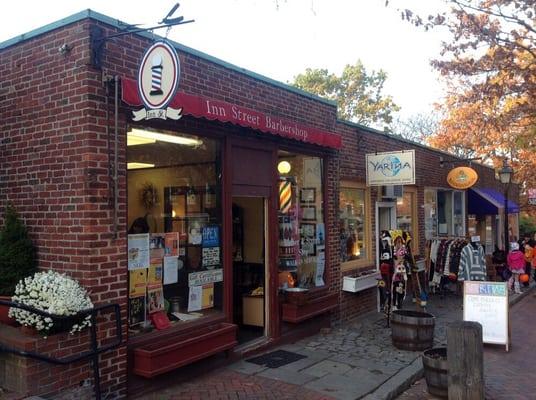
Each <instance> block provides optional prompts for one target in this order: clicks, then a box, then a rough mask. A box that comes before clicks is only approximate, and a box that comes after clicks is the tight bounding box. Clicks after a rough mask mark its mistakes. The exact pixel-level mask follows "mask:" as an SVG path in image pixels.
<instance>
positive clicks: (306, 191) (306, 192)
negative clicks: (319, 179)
mask: <svg viewBox="0 0 536 400" xmlns="http://www.w3.org/2000/svg"><path fill="white" fill-rule="evenodd" d="M315 200H316V189H315V188H314V187H313V188H303V189H302V190H301V192H300V201H301V202H302V203H314V202H315Z"/></svg>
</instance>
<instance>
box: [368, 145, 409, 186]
mask: <svg viewBox="0 0 536 400" xmlns="http://www.w3.org/2000/svg"><path fill="white" fill-rule="evenodd" d="M366 166H367V186H388V185H413V184H415V150H403V151H390V152H385V153H372V154H367V155H366Z"/></svg>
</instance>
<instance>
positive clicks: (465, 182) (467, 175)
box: [447, 167, 478, 189]
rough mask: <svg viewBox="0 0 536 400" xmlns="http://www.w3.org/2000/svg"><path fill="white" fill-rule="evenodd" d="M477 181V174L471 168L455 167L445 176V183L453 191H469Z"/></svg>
mask: <svg viewBox="0 0 536 400" xmlns="http://www.w3.org/2000/svg"><path fill="white" fill-rule="evenodd" d="M476 181H478V174H477V172H476V171H475V170H474V169H473V168H469V167H457V168H454V169H453V170H452V171H450V172H449V174H448V175H447V182H448V184H449V185H450V186H452V187H453V188H454V189H469V188H470V187H471V186H473V185H474V184H475V183H476Z"/></svg>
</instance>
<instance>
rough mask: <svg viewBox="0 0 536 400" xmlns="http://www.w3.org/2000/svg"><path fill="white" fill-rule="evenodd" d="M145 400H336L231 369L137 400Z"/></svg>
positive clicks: (220, 370)
mask: <svg viewBox="0 0 536 400" xmlns="http://www.w3.org/2000/svg"><path fill="white" fill-rule="evenodd" d="M137 399H145V400H208V399H210V400H227V399H233V400H236V399H247V400H264V399H266V400H268V399H269V400H296V399H308V400H309V399H310V400H332V398H331V397H329V396H325V395H322V394H319V393H317V392H314V391H312V390H307V389H304V388H303V387H301V386H298V385H292V384H289V383H285V382H281V381H277V380H274V379H269V378H263V377H260V376H249V375H245V374H241V373H239V372H236V371H231V370H228V369H219V370H217V371H213V372H211V373H208V374H205V375H203V376H202V377H200V378H198V379H195V380H193V381H190V382H188V383H183V384H181V385H177V386H174V387H169V388H167V389H164V390H161V391H159V392H158V393H157V394H152V395H147V396H143V397H137Z"/></svg>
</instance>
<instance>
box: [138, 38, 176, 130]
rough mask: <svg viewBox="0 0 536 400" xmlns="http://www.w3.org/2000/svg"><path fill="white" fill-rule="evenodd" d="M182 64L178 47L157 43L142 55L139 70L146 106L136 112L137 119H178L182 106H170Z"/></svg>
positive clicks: (139, 91)
mask: <svg viewBox="0 0 536 400" xmlns="http://www.w3.org/2000/svg"><path fill="white" fill-rule="evenodd" d="M179 78H180V63H179V56H178V55H177V52H176V51H175V49H174V48H173V47H172V46H170V45H169V44H168V43H166V42H160V41H159V42H156V43H154V44H153V45H152V46H151V47H149V48H148V49H147V50H146V51H145V54H144V55H143V57H142V59H141V63H140V69H139V71H138V94H139V96H140V99H141V101H142V102H143V105H144V106H145V108H142V109H141V110H138V111H133V112H132V113H133V114H134V116H133V117H132V119H133V120H134V121H140V120H142V119H153V118H159V119H167V118H170V119H179V118H181V117H182V115H181V113H182V108H178V109H174V108H171V107H167V105H168V104H169V102H170V101H171V100H173V97H175V93H176V92H177V88H178V87H179Z"/></svg>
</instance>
